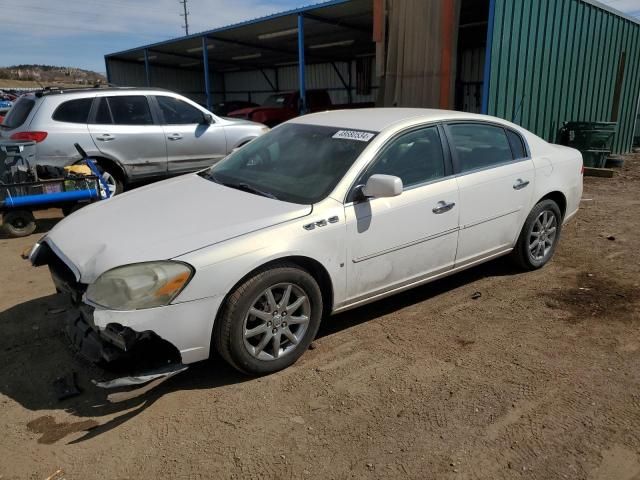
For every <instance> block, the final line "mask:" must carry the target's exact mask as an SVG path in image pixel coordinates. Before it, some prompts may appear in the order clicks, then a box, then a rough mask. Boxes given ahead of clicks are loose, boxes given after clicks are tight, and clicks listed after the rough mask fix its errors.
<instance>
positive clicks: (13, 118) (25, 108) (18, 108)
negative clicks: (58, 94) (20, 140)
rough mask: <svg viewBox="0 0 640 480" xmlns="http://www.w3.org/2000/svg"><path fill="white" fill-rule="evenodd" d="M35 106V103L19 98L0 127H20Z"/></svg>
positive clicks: (28, 99)
mask: <svg viewBox="0 0 640 480" xmlns="http://www.w3.org/2000/svg"><path fill="white" fill-rule="evenodd" d="M35 104H36V102H35V101H33V100H32V99H30V98H26V97H20V98H19V99H18V101H17V102H16V103H14V105H13V107H12V108H11V110H9V113H8V114H7V116H6V117H5V118H4V121H3V122H2V126H3V127H7V128H18V127H20V126H21V125H22V124H23V123H24V122H25V121H26V120H27V117H28V116H29V114H30V113H31V110H33V107H34V106H35Z"/></svg>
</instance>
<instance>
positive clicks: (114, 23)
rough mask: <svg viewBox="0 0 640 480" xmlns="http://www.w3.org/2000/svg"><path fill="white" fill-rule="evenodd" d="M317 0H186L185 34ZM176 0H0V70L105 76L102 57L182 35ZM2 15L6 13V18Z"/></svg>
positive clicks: (179, 5)
mask: <svg viewBox="0 0 640 480" xmlns="http://www.w3.org/2000/svg"><path fill="white" fill-rule="evenodd" d="M313 3H321V2H319V0H188V1H187V8H188V11H189V13H190V15H189V33H196V32H200V31H203V30H210V29H212V28H215V27H220V26H224V25H229V24H231V23H236V22H240V21H243V20H248V19H252V18H257V17H261V16H264V15H270V14H272V13H275V12H281V11H284V10H289V9H292V8H297V7H301V6H304V5H309V4H313ZM182 9H183V7H182V4H181V3H179V1H178V0H64V1H62V0H0V11H2V12H3V13H2V17H3V22H2V30H1V31H0V39H1V46H0V66H9V65H17V64H32V63H36V64H45V65H59V66H69V67H78V68H85V69H88V70H94V71H97V72H101V73H104V70H105V67H104V55H105V54H106V53H113V52H117V51H120V50H126V49H128V48H134V47H137V46H140V45H144V44H148V43H154V42H159V41H162V40H167V39H170V38H175V37H179V36H181V35H184V29H183V28H182V26H183V25H184V23H183V22H184V19H183V17H181V16H180V13H182ZM7 12H11V15H10V16H7Z"/></svg>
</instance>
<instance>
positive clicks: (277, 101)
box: [262, 94, 287, 108]
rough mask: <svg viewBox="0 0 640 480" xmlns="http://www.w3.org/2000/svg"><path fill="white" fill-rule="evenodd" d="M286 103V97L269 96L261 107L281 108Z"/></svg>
mask: <svg viewBox="0 0 640 480" xmlns="http://www.w3.org/2000/svg"><path fill="white" fill-rule="evenodd" d="M286 103H287V95H286V94H282V95H270V96H268V97H267V99H266V100H265V101H264V103H263V104H262V106H263V107H276V108H283V107H284V106H285V104H286Z"/></svg>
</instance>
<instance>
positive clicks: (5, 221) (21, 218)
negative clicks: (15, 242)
mask: <svg viewBox="0 0 640 480" xmlns="http://www.w3.org/2000/svg"><path fill="white" fill-rule="evenodd" d="M2 229H3V230H4V231H5V232H6V234H7V235H9V236H11V237H14V238H17V237H26V236H28V235H31V234H32V233H33V232H35V230H36V219H35V217H34V216H33V213H31V212H30V211H29V210H11V211H9V212H7V213H5V214H4V215H3V216H2Z"/></svg>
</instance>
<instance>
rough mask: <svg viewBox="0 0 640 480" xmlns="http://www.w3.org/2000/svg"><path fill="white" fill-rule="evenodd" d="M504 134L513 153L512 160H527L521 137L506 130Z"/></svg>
mask: <svg viewBox="0 0 640 480" xmlns="http://www.w3.org/2000/svg"><path fill="white" fill-rule="evenodd" d="M506 132H507V139H508V140H509V145H511V151H512V152H513V158H514V159H516V160H519V159H521V158H527V149H526V148H525V147H524V143H523V140H522V137H521V136H520V135H518V134H517V133H516V132H513V131H511V130H506Z"/></svg>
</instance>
